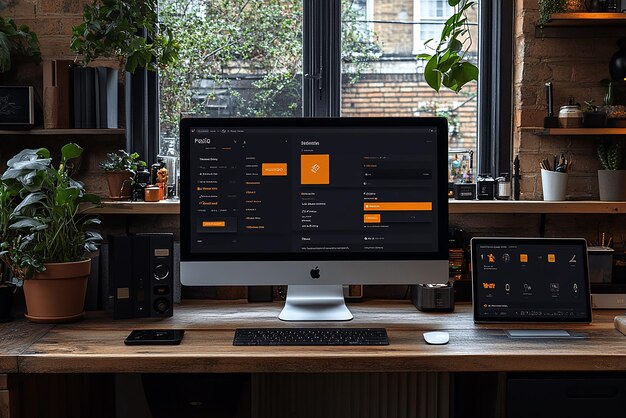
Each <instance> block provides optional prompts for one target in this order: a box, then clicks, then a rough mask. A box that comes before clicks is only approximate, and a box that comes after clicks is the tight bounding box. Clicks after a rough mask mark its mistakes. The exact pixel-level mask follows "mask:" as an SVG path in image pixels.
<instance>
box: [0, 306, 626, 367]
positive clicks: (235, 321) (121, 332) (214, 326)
mask: <svg viewBox="0 0 626 418" xmlns="http://www.w3.org/2000/svg"><path fill="white" fill-rule="evenodd" d="M281 306H282V304H279V303H273V304H247V303H245V302H243V301H241V302H206V301H202V302H185V303H184V304H182V305H181V306H177V307H176V309H175V316H174V317H173V318H168V319H162V320H153V319H142V320H125V321H113V320H112V319H111V318H110V316H109V315H107V314H105V313H100V312H97V313H90V314H89V315H87V319H85V320H84V321H82V322H79V323H76V324H68V325H56V326H49V325H35V324H31V323H29V322H27V321H25V320H18V321H15V322H12V323H9V324H0V348H1V351H0V373H16V372H17V373H116V372H120V373H142V372H167V373H182V372H191V373H230V372H244V373H257V372H320V371H324V372H356V371H368V372H391V371H403V372H406V371H433V372H459V371H460V372H463V371H468V372H471V371H481V372H485V371H490V372H498V371H595V372H598V371H626V337H625V336H623V335H622V334H620V333H619V332H618V331H616V330H615V329H614V326H613V318H614V317H615V316H616V315H620V314H623V312H622V311H596V312H594V323H593V324H592V325H545V326H542V327H545V328H565V329H568V330H575V331H579V332H583V333H585V334H587V336H588V338H586V339H582V340H556V341H554V340H553V341H541V340H510V339H509V338H507V337H506V336H505V334H504V333H503V331H502V329H503V328H513V327H516V328H524V327H528V325H526V326H524V325H475V324H474V323H473V321H472V315H471V306H470V305H461V306H457V309H456V311H455V312H454V313H450V314H426V313H422V312H419V311H417V310H416V309H415V307H413V305H411V304H410V302H408V301H368V302H363V303H356V304H351V305H350V309H351V310H352V312H353V313H354V317H355V319H354V320H353V321H351V322H346V323H333V324H315V323H307V324H304V325H305V326H315V325H321V326H332V327H338V326H341V327H364V326H365V327H386V328H387V330H388V334H389V341H390V345H389V346H385V347H233V346H232V338H233V330H234V329H235V328H237V327H297V326H303V324H302V323H285V322H281V321H279V320H278V319H277V316H278V313H279V311H280V309H281ZM155 327H158V328H184V329H185V330H186V333H185V338H184V340H183V342H182V344H181V345H180V346H135V347H129V346H125V345H124V344H123V340H124V338H125V337H126V335H128V333H129V332H130V330H132V329H137V328H155ZM428 330H447V331H449V332H450V343H449V344H448V345H445V346H429V345H426V344H425V343H424V341H423V338H422V332H424V331H428Z"/></svg>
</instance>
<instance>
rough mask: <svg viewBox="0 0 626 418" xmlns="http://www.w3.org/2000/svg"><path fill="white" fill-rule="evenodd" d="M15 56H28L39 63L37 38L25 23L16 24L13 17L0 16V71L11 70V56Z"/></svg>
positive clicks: (39, 51) (39, 52)
mask: <svg viewBox="0 0 626 418" xmlns="http://www.w3.org/2000/svg"><path fill="white" fill-rule="evenodd" d="M15 56H22V57H29V58H31V59H32V60H33V61H34V62H35V63H36V64H39V63H40V62H41V50H40V48H39V38H37V34H36V33H35V32H33V31H31V30H30V28H29V27H28V26H27V25H20V26H17V25H16V24H15V22H14V21H13V19H11V18H9V17H2V16H0V73H5V72H7V71H9V70H11V57H15Z"/></svg>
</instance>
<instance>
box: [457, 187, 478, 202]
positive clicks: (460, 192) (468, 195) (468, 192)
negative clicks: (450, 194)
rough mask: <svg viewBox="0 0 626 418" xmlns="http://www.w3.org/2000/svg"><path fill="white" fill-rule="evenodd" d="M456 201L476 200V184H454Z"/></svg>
mask: <svg viewBox="0 0 626 418" xmlns="http://www.w3.org/2000/svg"><path fill="white" fill-rule="evenodd" d="M454 198H455V199H456V200H476V183H454Z"/></svg>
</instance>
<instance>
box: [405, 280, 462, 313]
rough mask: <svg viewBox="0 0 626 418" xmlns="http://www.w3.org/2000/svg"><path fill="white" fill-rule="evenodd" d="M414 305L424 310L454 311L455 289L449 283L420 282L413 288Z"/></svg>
mask: <svg viewBox="0 0 626 418" xmlns="http://www.w3.org/2000/svg"><path fill="white" fill-rule="evenodd" d="M411 290H412V292H411V300H412V301H413V305H415V307H416V308H417V309H419V310H420V311H424V312H452V311H454V289H453V288H452V286H449V285H447V284H418V285H414V286H413V288H412V289H411Z"/></svg>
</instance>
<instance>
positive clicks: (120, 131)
mask: <svg viewBox="0 0 626 418" xmlns="http://www.w3.org/2000/svg"><path fill="white" fill-rule="evenodd" d="M125 134H126V129H27V130H18V129H15V130H13V129H0V135H3V136H29V135H66V136H70V135H125Z"/></svg>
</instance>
